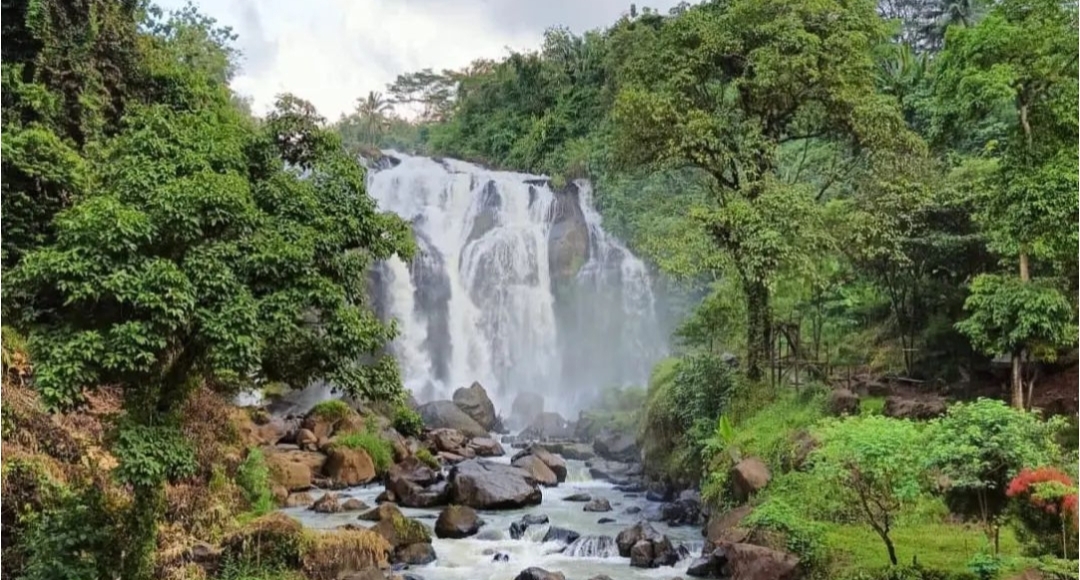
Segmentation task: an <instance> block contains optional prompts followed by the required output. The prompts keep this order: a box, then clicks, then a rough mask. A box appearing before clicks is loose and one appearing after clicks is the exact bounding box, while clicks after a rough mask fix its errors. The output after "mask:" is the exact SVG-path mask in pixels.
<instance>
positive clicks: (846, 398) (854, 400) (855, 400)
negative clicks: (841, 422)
mask: <svg viewBox="0 0 1080 580" xmlns="http://www.w3.org/2000/svg"><path fill="white" fill-rule="evenodd" d="M826 408H827V409H828V411H829V414H831V415H833V416H835V417H840V416H842V415H851V416H854V415H858V414H859V396H858V395H856V394H855V393H853V392H851V391H849V390H847V389H834V390H833V391H832V392H831V393H829V400H828V401H827V402H826Z"/></svg>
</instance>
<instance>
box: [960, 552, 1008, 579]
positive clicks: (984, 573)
mask: <svg viewBox="0 0 1080 580" xmlns="http://www.w3.org/2000/svg"><path fill="white" fill-rule="evenodd" d="M967 568H968V570H970V571H971V573H972V574H974V575H975V577H976V578H978V579H979V580H995V579H996V578H997V577H998V576H999V575H1000V574H1001V571H1002V570H1003V569H1004V568H1005V566H1004V563H1003V562H1002V561H1001V558H999V557H997V556H995V555H993V554H989V553H987V552H985V551H980V552H978V553H977V554H975V555H974V556H972V557H971V560H969V561H968V564H967Z"/></svg>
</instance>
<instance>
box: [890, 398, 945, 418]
mask: <svg viewBox="0 0 1080 580" xmlns="http://www.w3.org/2000/svg"><path fill="white" fill-rule="evenodd" d="M881 414H882V415H885V416H886V417H893V418H896V419H912V420H916V421H919V420H926V419H933V418H934V417H940V416H941V415H944V414H945V399H944V398H942V397H939V396H927V397H925V398H920V399H905V398H903V397H889V398H887V399H885V407H884V408H883V409H882V411H881Z"/></svg>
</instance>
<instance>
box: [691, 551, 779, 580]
mask: <svg viewBox="0 0 1080 580" xmlns="http://www.w3.org/2000/svg"><path fill="white" fill-rule="evenodd" d="M798 567H799V559H798V558H796V557H795V556H793V555H791V554H788V553H785V552H780V551H777V550H773V549H770V548H765V547H762V546H754V545H751V544H742V543H724V544H721V545H720V546H718V547H717V548H716V549H715V550H713V551H712V553H710V554H709V555H707V556H704V557H702V558H699V559H697V560H694V563H693V564H692V565H691V569H690V570H687V575H688V576H693V577H696V578H739V579H740V580H742V579H745V580H795V578H798V576H799V570H798ZM691 570H693V571H694V574H691ZM697 574H702V575H700V576H699V575H697ZM706 574H708V575H706Z"/></svg>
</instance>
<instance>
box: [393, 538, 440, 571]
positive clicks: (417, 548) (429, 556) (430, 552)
mask: <svg viewBox="0 0 1080 580" xmlns="http://www.w3.org/2000/svg"><path fill="white" fill-rule="evenodd" d="M394 560H395V561H396V562H400V563H402V564H407V565H409V566H423V565H424V564H430V563H432V562H434V561H435V548H433V547H432V546H431V544H429V543H426V542H419V543H416V544H409V545H407V546H402V547H401V548H398V549H396V550H394Z"/></svg>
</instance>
